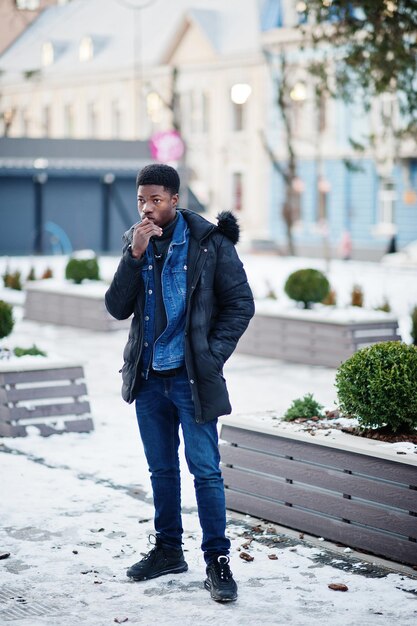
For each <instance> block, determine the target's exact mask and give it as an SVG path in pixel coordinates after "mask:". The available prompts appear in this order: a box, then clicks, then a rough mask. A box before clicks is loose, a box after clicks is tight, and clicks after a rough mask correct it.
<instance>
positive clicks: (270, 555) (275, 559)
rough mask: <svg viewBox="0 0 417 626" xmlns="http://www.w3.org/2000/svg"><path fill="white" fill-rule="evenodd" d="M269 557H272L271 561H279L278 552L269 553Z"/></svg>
mask: <svg viewBox="0 0 417 626" xmlns="http://www.w3.org/2000/svg"><path fill="white" fill-rule="evenodd" d="M268 559H271V561H278V557H277V555H276V554H268Z"/></svg>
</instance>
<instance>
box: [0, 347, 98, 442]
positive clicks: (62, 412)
mask: <svg viewBox="0 0 417 626" xmlns="http://www.w3.org/2000/svg"><path fill="white" fill-rule="evenodd" d="M40 361H42V358H40ZM29 427H36V428H37V429H38V431H39V433H40V434H41V435H42V436H44V437H45V436H49V435H54V434H61V433H64V432H89V431H91V430H93V429H94V425H93V420H92V418H91V416H90V404H89V402H88V400H87V386H86V383H85V381H84V370H83V367H82V366H81V365H74V364H64V363H57V364H51V363H50V362H49V363H48V362H47V363H39V364H37V363H34V364H33V365H32V364H31V365H30V366H29V365H27V364H24V363H22V364H20V363H16V362H15V361H13V362H12V363H7V361H6V362H4V363H2V362H0V436H1V437H25V436H26V435H27V434H28V431H27V429H28V428H29Z"/></svg>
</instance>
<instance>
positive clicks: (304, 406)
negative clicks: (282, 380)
mask: <svg viewBox="0 0 417 626" xmlns="http://www.w3.org/2000/svg"><path fill="white" fill-rule="evenodd" d="M322 408H323V406H322V405H321V404H319V403H318V402H317V400H315V399H314V398H313V394H312V393H307V394H306V395H305V396H304V397H303V398H297V399H296V400H293V403H292V405H291V406H290V408H289V409H288V411H287V412H286V413H285V414H284V417H283V419H284V420H285V421H286V422H291V421H292V420H295V419H297V418H299V417H304V418H307V419H311V418H312V417H321V418H322V417H324V415H323V414H322V412H321V410H322Z"/></svg>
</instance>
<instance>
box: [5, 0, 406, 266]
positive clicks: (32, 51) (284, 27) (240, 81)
mask: <svg viewBox="0 0 417 626" xmlns="http://www.w3.org/2000/svg"><path fill="white" fill-rule="evenodd" d="M300 4H303V3H297V2H295V1H293V0H245V2H241V1H240V0H228V1H227V2H223V1H222V0H176V2H171V0H153V1H151V2H148V3H146V4H143V3H139V2H136V1H135V0H129V2H118V1H117V0H72V1H71V2H70V3H67V4H66V5H64V6H54V7H51V8H50V9H47V10H45V11H44V12H43V13H42V14H41V15H40V16H39V17H38V19H37V20H36V21H35V22H33V23H32V25H31V26H30V27H29V28H28V29H27V31H25V33H24V34H23V35H22V36H21V37H20V38H19V39H18V40H17V41H16V42H15V44H14V45H12V46H11V47H10V48H9V49H8V50H7V51H6V52H5V53H4V54H3V55H2V56H1V57H0V67H1V68H2V69H3V74H2V75H1V77H0V89H1V95H2V98H1V101H0V107H1V108H2V111H3V112H6V113H7V111H9V112H10V111H12V112H13V123H12V124H11V125H10V126H9V128H8V134H9V136H10V137H23V136H26V137H50V138H73V139H102V140H110V139H123V140H149V139H151V138H152V137H154V136H156V134H157V133H161V132H162V133H163V132H166V131H169V130H170V129H173V128H175V129H177V131H178V132H179V134H180V136H181V138H182V140H183V142H184V145H185V154H184V156H183V157H181V158H180V159H179V160H177V161H175V160H174V161H173V164H174V165H178V166H180V167H181V168H182V170H183V171H184V172H186V178H187V181H186V182H187V185H186V187H187V186H189V187H190V189H191V190H192V192H193V193H194V194H195V195H196V196H197V197H198V198H199V200H200V201H201V202H202V204H204V205H205V206H207V208H208V213H209V217H212V218H214V216H215V214H216V213H217V212H218V211H220V210H224V209H232V210H233V211H235V212H236V214H238V217H239V220H240V222H241V226H242V238H243V242H247V243H250V242H251V243H252V245H253V246H255V247H256V246H258V247H259V246H267V247H269V248H273V249H278V250H280V251H282V252H283V253H285V252H286V250H287V237H286V229H287V225H286V221H285V210H283V209H285V200H286V194H287V195H288V189H286V185H285V182H284V178H283V176H282V169H284V170H285V168H286V167H287V164H288V137H287V134H286V127H285V124H284V123H283V119H282V115H281V111H280V110H279V107H278V106H277V86H278V85H279V81H280V80H281V79H282V72H283V68H282V64H281V65H280V58H281V57H282V55H283V54H284V56H285V58H286V63H287V74H288V78H287V80H288V81H289V84H288V88H289V93H290V94H291V97H290V105H291V107H290V108H291V111H290V116H291V120H292V128H293V129H294V132H293V137H292V138H291V141H292V146H293V148H294V152H295V161H296V168H295V170H294V171H295V173H293V175H292V186H293V192H294V194H295V195H296V197H297V198H296V200H297V201H296V203H295V205H296V206H295V209H293V210H295V212H296V214H295V215H293V216H292V218H293V220H292V221H293V226H292V232H293V238H294V243H295V249H296V251H297V252H299V253H309V254H323V253H325V254H332V255H337V254H342V255H343V254H344V253H343V251H341V249H340V248H341V245H342V244H343V241H345V242H346V241H347V240H349V241H350V242H351V244H352V248H353V250H352V254H353V255H354V256H355V255H356V256H368V257H369V258H378V257H379V256H381V254H383V252H384V251H385V250H386V248H387V245H388V243H389V241H390V240H391V238H392V236H393V235H394V234H396V237H397V243H398V245H399V246H402V245H405V244H406V243H408V242H409V241H412V240H414V239H417V220H416V212H417V194H416V187H417V151H416V145H415V142H409V143H408V144H405V143H404V145H402V146H401V150H400V152H399V153H397V154H396V158H395V159H393V152H392V150H391V153H389V154H388V157H387V155H386V154H385V156H384V154H383V152H384V150H385V152H386V148H387V145H388V144H387V142H385V143H384V144H383V145H382V144H381V145H380V146H379V147H377V149H376V150H375V149H374V150H372V151H371V150H368V151H365V152H364V153H363V154H361V155H360V156H358V154H357V153H355V151H354V150H353V149H352V144H351V141H350V140H351V139H352V138H353V139H355V138H357V137H360V136H361V133H362V132H363V130H364V129H366V128H368V127H369V124H370V123H372V124H376V125H378V123H379V122H378V119H379V116H378V108H379V107H385V108H386V107H390V106H394V104H393V103H392V102H389V101H387V100H385V101H381V102H378V103H375V107H374V110H373V111H372V112H371V114H364V112H363V111H362V110H361V108H360V106H359V105H358V106H356V107H350V108H348V107H346V105H344V104H343V103H341V102H338V101H334V100H326V101H324V102H322V103H321V105H320V107H319V109H318V108H317V103H315V102H314V97H313V87H312V85H311V84H310V79H309V76H308V73H307V71H306V63H307V57H306V53H305V52H303V51H302V50H301V41H300V32H299V31H298V30H297V28H296V26H297V24H298V23H299V21H300V19H301V14H300V12H299V11H297V8H299V6H298V5H300ZM51 33H53V35H51ZM370 115H371V117H370ZM378 150H379V152H378ZM388 152H389V150H388ZM390 159H391V161H390ZM347 162H349V163H350V166H349V167H347V166H346V163H347ZM352 164H353V167H352ZM183 200H184V201H186V198H183Z"/></svg>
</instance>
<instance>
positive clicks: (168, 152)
mask: <svg viewBox="0 0 417 626" xmlns="http://www.w3.org/2000/svg"><path fill="white" fill-rule="evenodd" d="M149 145H150V149H151V155H152V158H153V159H155V160H156V161H160V162H161V163H166V162H167V161H179V160H180V159H181V157H182V155H183V154H184V142H183V140H182V139H181V135H180V134H179V132H178V131H177V130H165V131H161V132H159V133H155V134H154V135H152V137H151V139H150V140H149Z"/></svg>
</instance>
